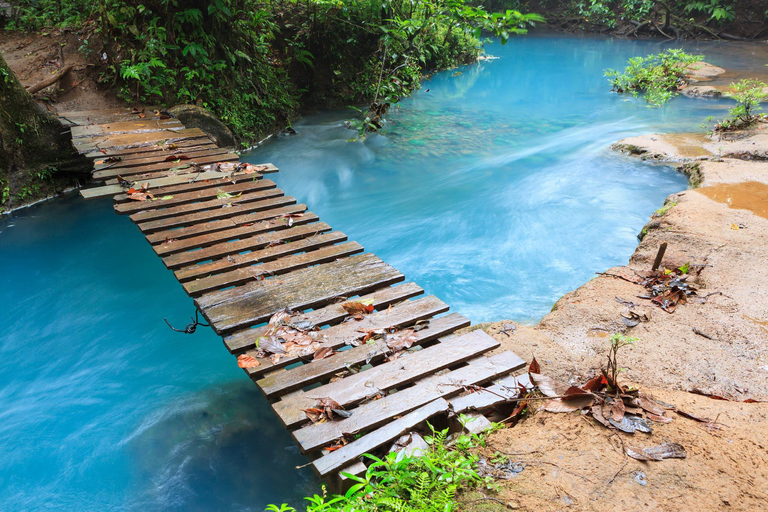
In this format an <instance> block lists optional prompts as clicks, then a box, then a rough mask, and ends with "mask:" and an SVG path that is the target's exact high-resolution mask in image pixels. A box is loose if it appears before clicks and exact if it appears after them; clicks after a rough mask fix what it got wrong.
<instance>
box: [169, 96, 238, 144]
mask: <svg viewBox="0 0 768 512" xmlns="http://www.w3.org/2000/svg"><path fill="white" fill-rule="evenodd" d="M169 112H170V113H171V114H172V115H173V116H174V117H175V118H176V119H178V120H179V121H181V122H182V123H184V125H185V126H186V127H187V128H200V129H201V130H203V131H204V132H205V133H207V134H208V135H209V136H210V137H211V138H212V139H213V140H214V142H216V144H218V145H219V146H220V147H223V148H229V147H234V146H235V145H237V142H236V141H235V136H234V135H233V134H232V132H231V131H230V129H229V128H227V127H226V126H225V125H224V123H222V122H221V121H219V119H218V118H217V117H216V116H214V115H213V114H212V113H211V112H209V111H208V110H206V109H204V108H203V107H199V106H197V105H176V106H175V107H173V108H172V109H170V110H169Z"/></svg>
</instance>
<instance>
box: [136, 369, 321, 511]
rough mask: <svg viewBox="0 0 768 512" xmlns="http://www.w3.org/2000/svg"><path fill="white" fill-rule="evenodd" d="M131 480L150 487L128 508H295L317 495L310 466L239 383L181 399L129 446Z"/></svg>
mask: <svg viewBox="0 0 768 512" xmlns="http://www.w3.org/2000/svg"><path fill="white" fill-rule="evenodd" d="M126 445H127V447H128V452H129V453H130V455H131V457H132V459H133V463H134V464H135V468H136V472H137V474H136V478H137V479H138V480H139V481H141V482H146V483H151V486H150V487H149V488H146V490H145V491H143V492H142V493H141V495H140V497H139V498H138V499H137V500H136V503H134V504H132V506H131V507H129V508H130V509H131V510H141V509H145V510H146V509H149V510H185V511H201V512H202V511H211V510H254V511H261V510H263V509H264V507H265V506H266V505H267V504H268V503H270V502H275V503H277V504H280V503H282V502H289V503H292V504H294V505H295V506H298V505H299V502H300V501H301V499H302V497H303V496H305V495H311V494H313V493H315V492H317V491H318V484H317V480H316V479H315V477H314V474H313V473H312V470H311V469H310V468H304V469H301V470H299V471H296V469H295V466H299V465H303V464H306V462H307V460H306V458H305V457H303V456H301V454H300V453H299V450H298V448H297V447H296V445H295V444H294V443H293V441H292V440H291V437H290V435H289V434H288V432H287V431H286V430H285V429H284V428H283V426H282V425H281V424H280V422H279V421H277V418H275V417H274V415H273V413H272V411H271V410H270V408H269V405H268V404H267V403H266V401H265V399H264V398H263V396H262V395H261V394H260V392H259V391H258V390H257V389H256V388H255V386H253V385H252V384H250V383H247V382H242V383H241V382H238V383H231V384H227V385H224V386H217V387H216V388H214V389H207V390H205V391H202V392H200V393H198V394H195V395H193V396H189V397H186V398H185V399H184V400H181V401H179V402H178V403H176V404H174V405H173V406H171V407H168V408H164V409H163V410H161V411H158V412H157V413H156V414H155V415H153V416H152V417H150V418H148V419H146V420H145V422H144V424H142V425H141V426H140V427H139V428H138V429H137V431H136V432H135V434H133V435H132V436H131V437H130V438H129V439H128V440H127V441H126Z"/></svg>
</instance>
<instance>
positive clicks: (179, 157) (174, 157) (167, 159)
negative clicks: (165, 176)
mask: <svg viewBox="0 0 768 512" xmlns="http://www.w3.org/2000/svg"><path fill="white" fill-rule="evenodd" d="M177 160H189V157H188V156H187V155H171V156H168V157H165V160H164V162H175V161H177Z"/></svg>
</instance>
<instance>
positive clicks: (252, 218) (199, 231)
mask: <svg viewBox="0 0 768 512" xmlns="http://www.w3.org/2000/svg"><path fill="white" fill-rule="evenodd" d="M306 209H307V205H305V204H296V205H292V206H286V207H283V208H275V209H273V210H267V211H265V212H256V213H250V214H247V215H238V216H235V217H230V218H228V219H218V220H212V221H209V222H201V223H200V224H193V225H192V226H185V227H183V228H176V229H167V230H165V231H156V232H155V233H150V234H148V235H147V236H146V239H147V242H149V243H150V244H153V245H155V244H159V243H163V242H165V241H166V240H168V239H171V238H173V239H176V240H184V239H186V238H191V237H197V236H200V235H205V234H209V233H215V232H217V231H224V230H226V229H231V228H236V227H238V226H243V225H245V224H252V223H254V222H264V221H267V220H269V219H274V218H277V217H285V216H287V215H298V214H303V213H304V212H305V211H306Z"/></svg>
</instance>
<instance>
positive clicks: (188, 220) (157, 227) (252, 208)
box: [138, 196, 296, 233]
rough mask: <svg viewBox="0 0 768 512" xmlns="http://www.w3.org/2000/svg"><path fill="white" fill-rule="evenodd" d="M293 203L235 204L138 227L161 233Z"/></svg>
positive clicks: (292, 200) (284, 198)
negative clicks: (166, 230)
mask: <svg viewBox="0 0 768 512" xmlns="http://www.w3.org/2000/svg"><path fill="white" fill-rule="evenodd" d="M294 203H296V198H294V197H291V196H282V197H275V198H272V199H265V200H264V201H257V202H254V203H244V204H243V203H236V204H233V205H232V206H230V207H228V208H215V209H213V210H206V211H202V212H197V213H190V214H189V215H181V216H178V217H169V218H167V219H159V220H153V221H149V222H142V223H139V225H138V226H139V229H140V230H141V231H142V232H143V233H154V232H156V231H162V230H165V229H173V228H177V227H183V226H189V225H192V224H197V223H199V222H207V221H210V220H216V219H227V218H229V217H234V216H236V215H243V214H246V213H253V212H259V211H264V210H271V209H273V208H279V207H282V206H287V205H291V204H294Z"/></svg>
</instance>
